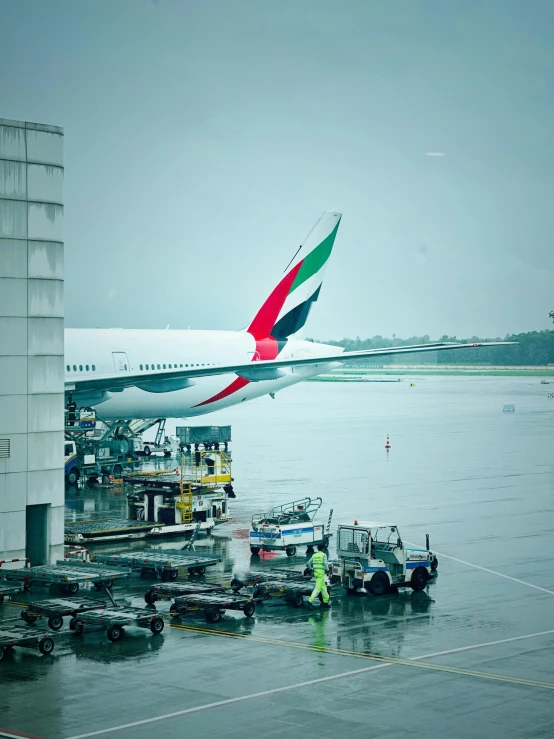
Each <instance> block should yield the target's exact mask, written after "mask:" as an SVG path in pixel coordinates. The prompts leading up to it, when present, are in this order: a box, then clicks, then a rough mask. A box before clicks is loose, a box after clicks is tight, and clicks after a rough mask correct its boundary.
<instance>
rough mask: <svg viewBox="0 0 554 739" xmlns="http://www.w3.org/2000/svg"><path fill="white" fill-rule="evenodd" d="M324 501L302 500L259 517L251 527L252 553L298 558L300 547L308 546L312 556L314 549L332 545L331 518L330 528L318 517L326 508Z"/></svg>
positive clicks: (256, 516) (253, 520) (258, 515)
mask: <svg viewBox="0 0 554 739" xmlns="http://www.w3.org/2000/svg"><path fill="white" fill-rule="evenodd" d="M322 502H323V501H322V500H321V498H302V499H301V500H293V501H292V503H285V504H284V505H281V506H276V507H275V508H272V509H271V510H270V511H266V512H265V513H255V514H254V515H253V516H252V525H251V527H250V537H249V538H250V551H251V552H252V554H254V555H257V554H259V553H260V551H264V552H271V551H284V552H286V554H287V556H288V557H294V555H295V554H296V550H297V547H299V546H305V547H306V553H307V554H308V555H311V554H313V552H314V547H316V546H318V545H319V544H323V546H324V547H327V546H328V545H329V539H330V536H331V534H330V528H331V517H332V515H333V511H332V510H331V512H330V514H329V520H328V522H327V527H326V526H325V523H324V522H323V521H316V520H315V517H316V515H317V513H318V512H319V509H320V508H321V504H322Z"/></svg>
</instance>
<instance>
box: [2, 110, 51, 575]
mask: <svg viewBox="0 0 554 739" xmlns="http://www.w3.org/2000/svg"><path fill="white" fill-rule="evenodd" d="M63 366H64V301H63V130H62V129H61V128H58V127H56V126H47V125H42V124H37V123H25V122H20V121H12V120H5V119H1V118H0V560H10V559H14V558H23V557H28V558H29V559H30V560H31V563H32V564H33V565H39V564H44V563H47V562H51V561H54V560H56V559H61V558H63V536H64V531H63V527H64V471H63V443H64V432H63V429H64V415H63V413H64V372H63Z"/></svg>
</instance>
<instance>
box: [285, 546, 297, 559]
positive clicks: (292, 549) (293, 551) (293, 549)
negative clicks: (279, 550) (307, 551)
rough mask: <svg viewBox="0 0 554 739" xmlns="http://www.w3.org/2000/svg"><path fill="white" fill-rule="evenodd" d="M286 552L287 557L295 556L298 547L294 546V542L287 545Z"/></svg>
mask: <svg viewBox="0 0 554 739" xmlns="http://www.w3.org/2000/svg"><path fill="white" fill-rule="evenodd" d="M285 552H286V555H287V557H294V555H295V554H296V547H295V546H294V544H291V545H290V547H287V548H286V549H285Z"/></svg>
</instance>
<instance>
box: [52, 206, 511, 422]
mask: <svg viewBox="0 0 554 739" xmlns="http://www.w3.org/2000/svg"><path fill="white" fill-rule="evenodd" d="M341 217H342V214H341V213H334V212H325V213H323V215H322V216H321V218H320V219H319V220H318V221H317V223H316V224H315V226H314V227H313V228H312V230H311V231H310V233H309V235H308V236H307V238H306V240H305V241H304V243H303V244H302V246H301V247H300V248H299V249H298V251H297V253H296V254H295V256H294V257H293V259H292V260H291V261H290V262H289V264H288V265H287V267H286V269H285V272H284V274H283V276H282V277H281V279H280V280H279V281H278V282H277V284H276V285H275V287H274V288H273V290H272V291H271V293H270V294H269V295H268V297H267V298H266V300H265V301H264V303H263V304H262V305H261V307H260V308H259V309H258V311H257V312H256V314H255V315H254V317H253V318H252V320H251V321H250V323H249V325H248V327H247V328H246V329H243V330H240V331H199V330H167V329H154V330H151V329H147V330H142V329H66V330H65V361H66V366H65V393H66V400H67V402H71V403H73V404H76V405H77V407H81V408H83V407H85V408H86V407H90V408H94V409H95V410H96V409H97V414H98V417H99V418H101V419H102V420H107V421H114V420H129V419H136V418H145V419H148V418H192V417H194V416H201V415H204V414H206V413H211V412H213V411H218V410H221V409H222V408H227V407H228V406H231V405H236V404H238V403H243V402H245V401H248V400H253V399H254V398H259V397H261V396H263V395H271V396H272V397H274V395H275V393H276V392H277V391H279V390H282V389H283V388H286V387H289V386H291V385H295V384H297V383H299V382H303V381H304V380H307V379H309V378H310V377H315V376H316V375H320V374H322V373H324V372H329V371H330V370H332V369H335V368H338V367H341V366H342V364H343V363H344V362H345V361H346V360H352V359H361V358H372V359H375V358H379V357H383V356H390V355H393V354H398V355H402V354H411V353H414V352H429V351H451V350H455V349H467V348H468V347H482V346H498V345H503V344H506V343H510V342H502V341H493V342H483V343H479V344H462V343H453V342H435V343H428V344H418V345H412V346H400V347H392V348H387V349H367V350H361V351H352V352H345V351H344V350H343V349H341V348H340V347H336V346H330V345H327V344H319V343H316V342H313V341H306V340H301V339H298V338H295V334H297V332H298V331H300V329H302V328H303V327H304V325H305V323H306V320H307V318H308V315H309V313H310V310H311V308H312V307H313V304H314V303H315V302H316V301H317V299H318V298H319V295H320V291H321V285H322V282H323V276H324V273H325V269H326V267H327V264H328V261H329V257H330V255H331V251H332V249H333V245H334V243H335V238H336V235H337V231H338V228H339V224H340V221H341Z"/></svg>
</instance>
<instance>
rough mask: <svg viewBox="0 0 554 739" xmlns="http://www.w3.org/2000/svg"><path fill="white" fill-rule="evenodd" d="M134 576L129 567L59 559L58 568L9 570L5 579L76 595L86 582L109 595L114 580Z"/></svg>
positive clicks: (56, 566) (41, 567)
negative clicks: (55, 587) (54, 588)
mask: <svg viewBox="0 0 554 739" xmlns="http://www.w3.org/2000/svg"><path fill="white" fill-rule="evenodd" d="M130 574H131V570H130V569H129V568H127V569H125V570H122V569H121V568H116V567H105V566H102V565H99V564H94V563H92V562H81V561H79V560H75V561H72V562H71V563H68V562H67V561H65V560H58V562H56V564H54V565H41V566H39V567H26V568H25V569H21V570H7V571H6V575H5V577H6V580H15V581H17V582H22V583H23V586H24V587H25V589H29V588H31V587H33V585H46V586H50V585H58V586H59V587H60V589H61V591H62V592H63V593H67V594H68V595H75V594H76V593H78V592H79V585H81V584H82V583H85V582H91V583H93V584H94V586H95V587H96V589H97V590H105V591H106V593H108V594H109V589H110V588H111V587H112V585H113V583H114V580H119V579H121V578H123V577H129V575H130ZM110 598H111V596H110Z"/></svg>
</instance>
